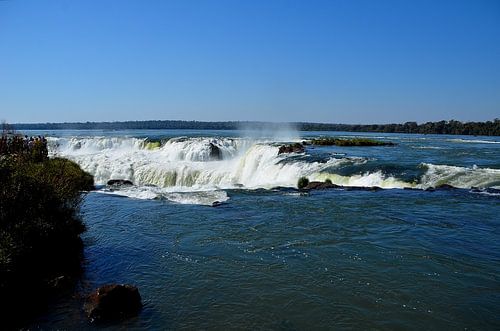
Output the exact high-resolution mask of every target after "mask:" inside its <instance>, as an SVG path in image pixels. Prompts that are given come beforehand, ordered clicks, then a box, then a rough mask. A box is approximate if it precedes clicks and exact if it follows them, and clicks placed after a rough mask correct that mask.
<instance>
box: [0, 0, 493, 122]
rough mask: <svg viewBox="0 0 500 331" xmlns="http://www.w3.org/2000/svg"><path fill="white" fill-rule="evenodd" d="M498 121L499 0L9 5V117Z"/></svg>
mask: <svg viewBox="0 0 500 331" xmlns="http://www.w3.org/2000/svg"><path fill="white" fill-rule="evenodd" d="M495 117H500V1H498V0H467V1H461V0H450V1H442V0H414V1H410V0H394V1H385V0H377V1H374V0H366V1H362V0H345V1H336V0H326V1H315V0H307V1H306V0H303V1H293V0H282V1H280V0H263V1H256V0H248V1H238V0H228V1H216V0H206V1H204V0H199V1H196V0H179V1H166V0H165V1H153V0H147V1H145V0H135V1H127V0H85V1H77V0H66V1H63V0H57V1H56V0H31V1H30V0H7V1H0V120H7V121H8V122H11V123H14V122H63V121H115V120H116V121H121V120H145V119H184V120H223V121H225V120H265V121H314V122H331V123H387V122H405V121H417V122H423V121H431V120H441V119H458V120H478V121H481V120H491V119H494V118H495Z"/></svg>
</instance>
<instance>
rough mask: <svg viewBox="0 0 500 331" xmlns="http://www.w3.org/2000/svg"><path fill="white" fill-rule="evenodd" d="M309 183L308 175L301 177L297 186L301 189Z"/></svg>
mask: <svg viewBox="0 0 500 331" xmlns="http://www.w3.org/2000/svg"><path fill="white" fill-rule="evenodd" d="M308 184H309V179H308V178H307V177H300V178H299V180H298V182H297V187H298V188H299V190H301V189H303V188H304V187H306V186H307V185H308Z"/></svg>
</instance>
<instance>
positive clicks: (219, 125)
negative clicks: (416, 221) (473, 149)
mask: <svg viewBox="0 0 500 331" xmlns="http://www.w3.org/2000/svg"><path fill="white" fill-rule="evenodd" d="M13 126H14V128H15V129H17V130H63V129H66V130H93V129H96V130H131V129H143V130H148V129H190V130H239V129H266V128H269V129H276V128H279V127H281V126H286V127H290V126H291V127H293V128H296V129H298V130H301V131H349V132H383V133H423V134H459V135H483V136H500V119H498V118H496V119H495V120H493V121H487V122H460V121H455V120H451V121H439V122H427V123H422V124H417V122H406V123H403V124H368V125H367V124H328V123H307V122H294V123H269V122H238V121H231V122H199V121H126V122H85V123H81V122H80V123H38V124H14V125H13Z"/></svg>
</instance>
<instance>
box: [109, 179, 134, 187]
mask: <svg viewBox="0 0 500 331" xmlns="http://www.w3.org/2000/svg"><path fill="white" fill-rule="evenodd" d="M107 184H108V185H110V186H132V185H134V183H132V182H131V181H130V180H128V179H110V180H108V183H107Z"/></svg>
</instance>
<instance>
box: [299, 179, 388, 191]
mask: <svg viewBox="0 0 500 331" xmlns="http://www.w3.org/2000/svg"><path fill="white" fill-rule="evenodd" d="M327 189H343V190H346V191H379V190H382V188H381V187H378V186H341V185H336V184H332V183H331V182H329V181H325V182H317V181H313V182H309V183H308V184H307V185H306V186H304V187H303V188H302V190H304V191H310V190H327Z"/></svg>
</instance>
